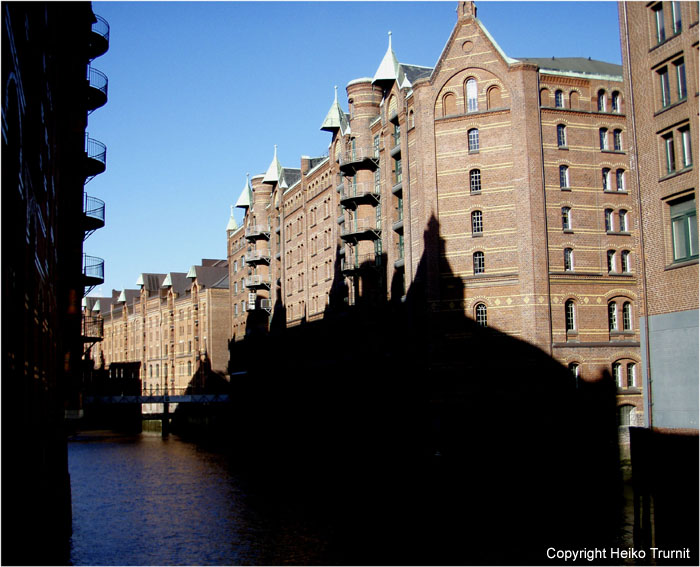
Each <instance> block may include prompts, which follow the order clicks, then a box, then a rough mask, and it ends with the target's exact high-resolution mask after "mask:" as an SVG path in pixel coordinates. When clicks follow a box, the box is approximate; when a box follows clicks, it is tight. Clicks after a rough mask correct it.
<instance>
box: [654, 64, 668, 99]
mask: <svg viewBox="0 0 700 567" xmlns="http://www.w3.org/2000/svg"><path fill="white" fill-rule="evenodd" d="M656 73H657V75H659V87H660V92H661V106H662V107H663V108H666V107H667V106H668V105H669V104H671V86H670V83H669V79H668V67H662V68H661V69H659V70H658V71H657V72H656Z"/></svg>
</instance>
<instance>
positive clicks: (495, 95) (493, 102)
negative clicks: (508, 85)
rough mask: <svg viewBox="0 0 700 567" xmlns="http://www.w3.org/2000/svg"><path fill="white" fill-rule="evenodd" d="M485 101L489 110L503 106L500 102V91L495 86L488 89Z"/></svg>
mask: <svg viewBox="0 0 700 567" xmlns="http://www.w3.org/2000/svg"><path fill="white" fill-rule="evenodd" d="M486 100H487V105H488V109H489V110H493V109H494V108H501V107H502V106H503V102H502V100H501V89H500V88H499V87H497V86H495V85H494V86H492V87H491V88H489V90H488V92H487V93H486Z"/></svg>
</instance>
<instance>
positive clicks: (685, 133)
mask: <svg viewBox="0 0 700 567" xmlns="http://www.w3.org/2000/svg"><path fill="white" fill-rule="evenodd" d="M660 141H661V155H662V156H663V157H664V164H663V166H662V167H663V169H662V173H663V175H670V174H672V173H675V172H676V171H679V170H682V169H686V168H688V167H691V166H692V165H693V151H692V143H691V134H690V126H689V125H687V124H686V125H683V126H681V127H680V128H677V129H676V130H670V131H667V132H664V133H662V134H661V138H660ZM678 142H680V160H678V159H677V158H676V144H677V143H678ZM679 166H680V167H679Z"/></svg>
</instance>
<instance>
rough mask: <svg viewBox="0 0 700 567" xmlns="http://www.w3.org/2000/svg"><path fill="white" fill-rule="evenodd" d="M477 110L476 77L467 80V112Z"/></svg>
mask: <svg viewBox="0 0 700 567" xmlns="http://www.w3.org/2000/svg"><path fill="white" fill-rule="evenodd" d="M477 110H479V101H478V94H477V87H476V79H469V80H468V81H467V112H476V111H477Z"/></svg>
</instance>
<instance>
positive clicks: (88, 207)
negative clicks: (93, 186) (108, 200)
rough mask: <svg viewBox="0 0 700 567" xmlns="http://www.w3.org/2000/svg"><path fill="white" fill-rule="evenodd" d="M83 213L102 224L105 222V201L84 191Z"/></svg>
mask: <svg viewBox="0 0 700 567" xmlns="http://www.w3.org/2000/svg"><path fill="white" fill-rule="evenodd" d="M83 213H85V216H86V217H88V218H90V219H93V220H95V221H98V222H100V223H101V224H102V225H104V222H105V202H104V201H103V200H102V199H98V198H97V197H91V196H90V195H88V194H87V193H84V198H83Z"/></svg>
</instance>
